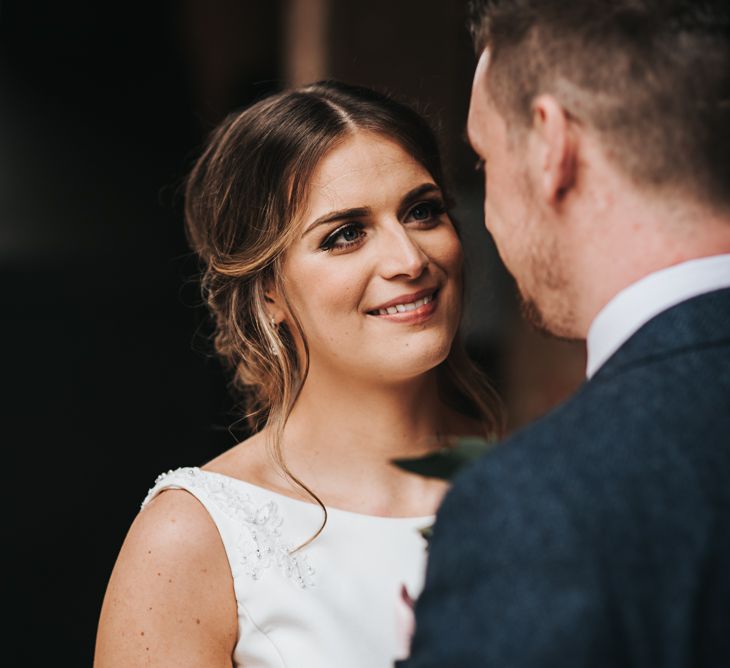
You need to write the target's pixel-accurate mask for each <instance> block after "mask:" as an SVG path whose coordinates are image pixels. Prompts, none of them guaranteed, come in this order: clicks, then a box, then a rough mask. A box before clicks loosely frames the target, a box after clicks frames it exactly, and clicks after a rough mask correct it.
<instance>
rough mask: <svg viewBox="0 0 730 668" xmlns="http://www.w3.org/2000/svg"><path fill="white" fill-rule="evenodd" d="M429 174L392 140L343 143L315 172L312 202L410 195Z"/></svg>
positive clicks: (311, 188) (329, 154)
mask: <svg viewBox="0 0 730 668" xmlns="http://www.w3.org/2000/svg"><path fill="white" fill-rule="evenodd" d="M427 176H428V172H427V170H426V169H425V167H423V165H421V164H420V163H419V162H418V161H417V160H416V159H415V158H414V157H413V156H412V155H410V154H409V153H408V152H407V151H405V150H404V149H403V148H402V147H401V146H400V145H399V144H397V143H395V142H394V141H393V140H389V139H381V138H376V139H373V140H372V141H369V140H355V141H350V142H347V143H343V144H341V145H339V146H337V147H336V148H334V149H333V150H332V151H331V152H330V153H328V154H327V155H326V156H324V158H322V160H321V161H320V163H319V164H318V165H317V167H316V168H315V170H314V172H313V173H312V178H311V179H310V181H309V184H308V186H309V187H308V191H309V192H308V195H309V199H310V200H311V201H315V200H320V199H324V200H332V199H335V200H338V199H344V198H347V199H349V198H351V197H368V198H370V197H376V198H377V197H379V196H382V195H383V194H386V193H387V194H390V195H392V194H397V193H398V192H399V191H401V190H402V191H403V192H407V191H408V190H409V189H410V188H412V187H413V185H414V184H415V183H416V182H419V183H420V182H421V181H423V179H424V177H427Z"/></svg>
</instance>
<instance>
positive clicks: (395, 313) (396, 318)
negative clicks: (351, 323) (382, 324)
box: [367, 288, 439, 323]
mask: <svg viewBox="0 0 730 668" xmlns="http://www.w3.org/2000/svg"><path fill="white" fill-rule="evenodd" d="M438 293H439V289H438V288H426V289H424V290H419V291H418V292H412V293H410V294H407V295H400V296H399V297H396V298H395V299H391V300H390V301H388V302H385V303H384V304H381V305H380V306H377V307H376V308H374V309H370V310H369V311H368V312H367V313H368V315H370V316H373V317H375V318H380V319H382V320H391V321H393V322H400V323H419V322H423V321H425V320H427V319H428V318H430V317H431V316H432V315H433V313H434V312H435V311H436V307H437V305H438V301H437V298H438Z"/></svg>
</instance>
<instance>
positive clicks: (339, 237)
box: [319, 223, 365, 251]
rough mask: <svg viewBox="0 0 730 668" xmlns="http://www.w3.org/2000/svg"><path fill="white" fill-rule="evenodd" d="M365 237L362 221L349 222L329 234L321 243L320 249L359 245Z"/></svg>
mask: <svg viewBox="0 0 730 668" xmlns="http://www.w3.org/2000/svg"><path fill="white" fill-rule="evenodd" d="M364 237H365V226H364V225H363V224H362V223H347V224H345V225H342V226H341V227H338V228H337V229H336V230H335V231H334V232H332V233H331V234H328V235H327V236H326V237H325V239H324V241H323V242H322V243H321V244H320V245H319V248H320V250H324V251H333V250H343V249H345V248H350V247H352V246H356V245H358V244H359V243H360V242H361V241H362V239H363V238H364Z"/></svg>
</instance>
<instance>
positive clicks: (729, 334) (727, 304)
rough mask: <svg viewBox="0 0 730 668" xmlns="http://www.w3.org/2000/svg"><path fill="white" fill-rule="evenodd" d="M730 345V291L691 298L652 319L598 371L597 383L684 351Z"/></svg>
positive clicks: (595, 378)
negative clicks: (628, 369) (631, 368)
mask: <svg viewBox="0 0 730 668" xmlns="http://www.w3.org/2000/svg"><path fill="white" fill-rule="evenodd" d="M716 345H727V346H730V288H725V289H723V290H715V291H714V292H708V293H705V294H703V295H700V296H698V297H694V298H692V299H688V300H687V301H685V302H682V303H681V304H677V305H676V306H673V307H672V308H670V309H667V310H666V311H664V312H662V313H660V314H659V315H657V316H655V317H654V318H652V319H651V320H650V321H649V322H647V323H646V324H645V325H644V326H643V327H641V328H640V329H639V330H638V331H637V332H636V333H635V334H634V335H633V336H631V337H630V338H629V339H628V340H627V341H626V342H625V343H624V344H623V345H622V346H621V347H620V348H619V349H618V350H617V351H616V352H615V353H614V354H613V355H612V356H611V358H610V359H609V360H608V361H607V362H606V363H605V364H604V365H603V366H602V367H601V368H600V369H599V370H598V372H597V373H596V375H595V376H594V377H593V379H594V380H601V379H605V378H608V377H610V376H612V375H614V374H616V373H620V372H621V371H623V370H625V369H627V368H630V367H634V366H637V365H641V364H645V363H648V362H651V361H652V360H656V359H661V358H664V357H668V356H673V355H677V354H679V353H681V352H684V351H687V350H691V349H696V348H701V347H708V346H716Z"/></svg>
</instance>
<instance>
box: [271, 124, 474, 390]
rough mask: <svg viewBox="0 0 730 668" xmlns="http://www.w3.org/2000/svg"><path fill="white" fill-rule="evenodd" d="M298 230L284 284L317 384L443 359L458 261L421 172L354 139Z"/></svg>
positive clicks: (393, 372)
mask: <svg viewBox="0 0 730 668" xmlns="http://www.w3.org/2000/svg"><path fill="white" fill-rule="evenodd" d="M297 226H298V227H299V230H300V234H299V236H298V238H297V241H296V242H295V243H294V244H293V245H292V247H291V248H290V249H289V250H288V251H287V253H286V256H285V258H284V262H283V269H282V274H283V279H284V285H285V290H286V295H287V299H288V300H289V303H290V304H291V308H292V310H293V311H294V312H295V313H296V315H297V316H298V318H299V320H300V323H301V325H302V329H303V330H304V334H305V336H306V339H307V343H308V345H309V352H310V370H311V371H310V372H311V373H317V372H320V373H321V372H325V373H327V372H329V373H335V374H347V376H346V377H347V378H351V379H355V378H357V379H361V380H370V381H373V380H374V381H380V382H392V381H399V380H404V379H408V378H413V377H415V376H418V375H420V374H422V373H425V372H426V371H428V370H429V369H432V368H434V367H435V366H436V365H438V364H439V363H440V362H442V361H443V360H444V359H445V358H446V356H447V355H448V353H449V350H450V348H451V344H452V341H453V339H454V336H455V334H456V329H457V326H458V321H459V315H460V311H461V271H462V250H461V244H460V242H459V239H458V237H457V235H456V232H455V230H454V226H453V224H452V223H451V220H450V219H449V216H448V215H447V214H446V212H445V210H444V200H443V195H442V193H441V190H440V189H439V188H438V186H437V185H436V182H435V181H434V179H433V178H432V177H431V175H430V174H429V173H428V172H427V171H426V169H425V168H424V167H423V166H422V165H421V164H420V163H418V162H417V161H416V160H415V159H414V158H413V157H411V156H410V155H409V154H408V153H407V152H406V151H404V150H403V149H402V148H401V147H400V146H399V145H398V144H396V143H395V142H394V141H392V140H390V139H388V138H385V137H382V136H380V135H376V134H372V133H367V132H358V133H356V134H354V135H351V136H350V137H348V138H347V139H345V140H344V141H343V142H342V143H341V144H339V145H338V146H336V147H335V148H334V149H332V150H331V151H330V152H329V153H328V154H326V155H325V157H324V158H323V159H322V161H321V162H320V164H319V165H318V166H317V168H316V170H315V171H314V174H313V177H312V179H311V183H310V186H309V192H308V197H307V200H306V202H305V205H304V210H303V212H302V214H301V216H300V217H299V220H298V221H297ZM277 303H279V304H280V303H281V301H280V300H277ZM281 315H282V316H283V317H284V319H287V318H289V317H290V315H289V314H288V313H287V312H286V309H285V308H282V309H281Z"/></svg>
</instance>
